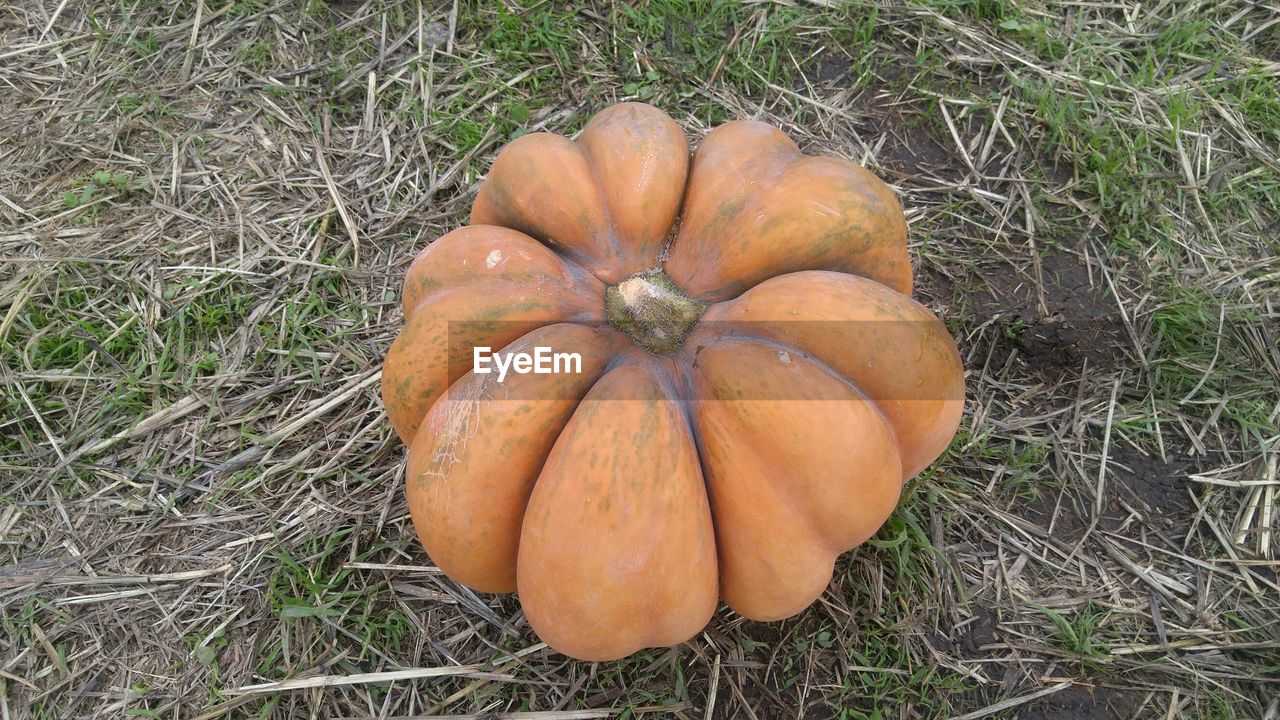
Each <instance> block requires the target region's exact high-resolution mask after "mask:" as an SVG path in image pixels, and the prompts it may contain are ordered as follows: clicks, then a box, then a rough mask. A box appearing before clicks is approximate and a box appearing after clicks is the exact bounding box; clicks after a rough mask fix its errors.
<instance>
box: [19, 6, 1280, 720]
mask: <svg viewBox="0 0 1280 720" xmlns="http://www.w3.org/2000/svg"><path fill="white" fill-rule="evenodd" d="M1278 63H1280V5H1277V4H1276V3H1275V2H1274V0H1257V1H1248V0H1208V1H1206V2H1198V1H1197V2H1176V1H1175V2H1171V1H1169V0H1165V1H1164V2H1152V3H1138V2H1135V1H1133V0H1100V1H1097V2H1094V1H1088V2H1084V1H1079V2H1074V1H1073V2H1063V3H1048V4H1046V3H1045V2H1044V1H1043V0H907V1H905V2H904V1H903V0H884V1H878V0H864V1H862V2H847V3H846V2H837V1H835V0H829V1H828V2H812V1H811V2H804V1H802V0H787V1H782V0H779V1H777V2H762V1H761V2H699V3H684V2H678V1H677V0H638V1H637V2H621V1H619V2H606V1H604V0H591V1H587V2H565V3H561V2H551V1H549V0H543V1H541V2H540V1H538V0H502V2H485V3H471V2H457V3H454V2H450V1H449V0H445V1H444V2H435V3H415V2H397V1H393V0H367V1H365V2H353V1H346V0H344V1H343V2H321V1H320V0H309V1H307V2H292V1H285V0H164V1H163V2H161V1H159V0H113V1H106V0H104V1H102V2H94V3H82V2H75V1H74V0H72V1H70V2H68V1H67V0H61V1H59V0H10V1H8V2H4V3H2V4H0V358H3V365H2V367H3V370H2V372H3V375H2V376H0V407H2V411H0V431H2V432H0V717H3V718H23V717H36V718H69V717H112V718H117V717H142V718H218V717H264V718H265V717H276V718H324V717H379V718H383V717H404V716H420V715H426V716H431V715H446V716H457V717H477V718H478V717H484V718H489V717H524V718H595V717H609V716H619V717H636V716H647V717H682V718H706V717H711V718H760V719H764V718H795V717H812V718H826V717H833V718H834V717H838V718H885V719H888V718H942V717H963V718H978V717H1009V718H1025V719H1027V720H1030V719H1032V718H1068V719H1074V718H1111V717H1114V718H1135V717H1141V718H1147V717H1151V718H1223V719H1225V718H1262V717H1268V718H1276V717H1277V716H1278V715H1280V707H1278V706H1277V700H1276V699H1275V698H1277V697H1280V580H1278V579H1277V545H1280V535H1278V534H1277V530H1278V528H1280V507H1277V503H1278V498H1277V496H1278V495H1280V480H1277V467H1276V466H1277V458H1278V457H1280V390H1277V388H1278V387H1280V326H1278V323H1277V313H1278V312H1280V308H1277V301H1278V299H1280V257H1278V255H1280V241H1278V240H1277V238H1280V64H1278ZM623 99H639V100H644V101H647V102H650V103H653V104H656V105H658V106H660V107H662V108H664V109H665V110H667V111H668V112H670V113H671V114H672V116H673V117H675V118H676V119H677V120H678V121H679V122H681V124H683V125H684V126H685V127H686V128H687V129H688V132H689V136H690V139H691V141H692V142H694V143H695V144H696V142H697V139H698V138H699V137H701V136H702V135H703V134H704V133H705V132H706V130H707V129H708V128H709V127H712V126H714V125H716V124H718V123H720V122H723V121H725V120H728V119H733V118H745V117H750V118H759V119H763V120H767V121H770V122H773V123H776V124H777V125H779V126H780V127H782V128H783V129H785V130H786V131H787V132H788V133H790V134H791V135H792V137H794V138H795V139H796V140H797V141H798V142H799V143H800V144H801V145H802V147H804V148H805V150H806V151H808V152H810V153H823V154H831V155H837V156H841V157H846V158H851V159H853V160H856V161H858V162H861V163H863V164H865V165H866V166H868V167H870V168H871V169H873V170H874V171H875V172H876V173H878V174H879V175H880V176H881V177H882V178H884V179H885V180H886V181H887V182H889V183H890V184H892V185H893V186H894V188H895V189H896V190H897V191H899V192H900V195H901V199H902V202H903V205H904V207H905V208H906V209H907V212H908V217H909V220H910V225H911V251H912V257H913V261H914V262H915V264H916V276H917V281H918V286H919V289H918V291H917V293H916V296H917V298H918V299H919V300H920V301H921V302H923V303H925V304H927V305H928V306H929V307H931V308H932V309H933V310H934V311H935V312H937V313H938V314H939V315H940V316H941V317H943V318H944V319H945V321H946V323H947V324H948V326H949V327H950V328H951V329H952V331H953V333H954V334H955V336H956V338H957V340H958V342H959V345H960V348H961V353H962V355H963V357H964V360H965V364H966V369H967V387H968V405H967V409H966V416H965V420H964V423H963V425H962V427H961V431H960V433H959V435H958V436H957V438H956V440H955V442H954V443H953V445H952V446H951V448H950V450H949V451H948V452H947V454H946V455H944V457H943V458H942V459H941V460H940V461H939V462H938V463H937V464H936V465H935V467H934V468H933V469H931V470H930V471H928V472H926V473H925V475H924V476H923V477H921V478H919V479H918V480H917V481H915V482H913V483H912V484H911V486H910V487H909V489H908V492H907V493H906V495H905V496H904V499H903V500H902V503H901V505H900V507H899V508H898V510H897V512H896V513H895V515H894V516H893V518H892V519H891V520H890V521H889V523H888V524H887V525H886V526H885V527H884V528H883V529H882V530H881V532H880V533H879V535H878V536H877V537H876V539H875V540H873V541H872V542H871V543H869V544H868V545H865V546H863V547H861V548H859V549H858V550H856V551H854V552H852V553H850V554H848V555H846V556H845V557H843V558H842V559H841V561H840V562H839V564H838V566H837V573H836V577H835V579H834V580H833V582H832V584H831V585H830V587H829V589H828V590H827V592H826V593H825V595H824V596H823V598H822V599H821V601H820V602H819V603H817V604H816V605H815V606H814V607H812V608H811V609H809V610H808V611H807V612H805V613H803V614H802V615H800V616H798V617H796V618H794V619H791V620H788V621H785V622H779V623H772V624H761V623H753V622H747V621H744V620H743V619H742V618H739V617H737V616H735V615H734V614H733V613H731V612H729V611H728V610H725V609H721V610H720V611H719V612H718V613H717V615H716V617H715V619H714V620H713V622H712V623H711V625H710V626H709V627H708V628H707V629H706V631H705V632H704V633H703V634H701V635H699V636H698V637H697V638H695V639H694V640H693V641H691V642H690V643H687V644H686V645H683V646H681V647H678V648H674V649H671V650H654V651H650V652H643V653H640V654H637V655H635V656H633V657H631V658H629V659H627V660H625V661H622V662H613V663H600V664H589V663H579V662H572V661H568V660H566V659H565V658H564V657H563V656H561V655H558V654H557V653H555V652H552V651H550V650H549V649H547V648H546V647H545V646H543V645H541V644H540V643H539V642H538V641H537V638H536V637H534V636H533V635H532V633H531V632H530V630H529V628H528V626H527V624H526V623H525V622H524V620H523V618H522V616H521V614H520V610H519V605H518V603H517V602H516V601H515V599H514V598H512V597H495V596H477V595H474V594H472V593H471V592H469V591H467V590H466V589H464V588H462V587H461V586H458V585H456V584H454V583H452V582H450V581H449V580H448V579H447V578H445V577H444V576H442V575H440V574H439V573H437V572H435V571H434V569H433V568H432V567H431V560H430V558H429V557H427V556H426V555H425V554H424V553H423V551H422V550H421V549H420V547H419V546H418V544H417V542H416V540H415V539H414V538H413V536H412V528H411V527H410V524H409V522H408V516H407V513H406V507H405V504H404V501H403V499H402V493H403V486H402V479H401V472H402V458H403V448H402V446H401V445H400V443H399V442H398V441H397V440H396V439H395V437H394V435H393V433H392V431H391V428H390V425H389V424H388V423H387V420H386V417H385V414H384V412H383V410H382V406H381V402H380V400H379V397H378V381H379V372H380V366H381V361H382V357H383V354H384V353H385V351H386V349H387V347H388V345H389V344H390V342H391V340H392V338H393V337H394V336H395V334H396V333H397V331H398V329H399V327H400V325H401V321H402V318H401V312H400V309H399V306H398V304H397V300H398V292H399V289H398V286H397V285H398V281H399V279H400V278H401V277H402V276H403V273H404V271H405V269H406V268H407V265H408V262H409V261H410V260H411V258H412V257H413V256H414V254H415V253H416V252H417V251H419V250H421V249H422V248H423V247H425V246H426V245H427V244H428V243H429V242H431V240H432V239H433V238H435V237H438V236H439V235H441V234H443V233H445V232H447V231H449V230H451V229H453V228H455V227H457V226H458V225H459V224H461V223H463V222H464V219H465V217H466V213H467V211H468V209H469V206H470V202H471V200H472V198H473V196H474V192H475V189H476V187H477V184H478V182H479V181H480V179H481V178H482V177H483V175H484V173H485V171H486V168H487V167H488V165H489V163H490V162H491V160H492V158H493V156H494V154H495V153H496V151H497V150H498V148H499V147H501V146H502V144H503V143H505V142H507V141H508V140H510V139H511V138H512V137H514V136H515V135H517V134H519V133H523V132H529V131H536V130H550V131H555V132H560V133H569V134H572V133H573V132H576V131H577V130H578V129H580V128H581V127H582V125H583V123H584V122H585V121H586V119H587V118H588V117H590V115H591V114H592V113H593V112H594V111H596V110H598V109H600V108H602V107H604V106H605V105H607V104H609V103H612V102H614V101H617V100H623Z"/></svg>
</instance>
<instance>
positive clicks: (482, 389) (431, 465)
mask: <svg viewBox="0 0 1280 720" xmlns="http://www.w3.org/2000/svg"><path fill="white" fill-rule="evenodd" d="M455 390H458V392H456V393H455V392H454V391H455ZM489 390H490V387H489V383H476V382H471V383H466V384H465V385H463V384H461V383H460V384H457V385H455V386H454V387H453V388H450V390H449V394H448V395H447V396H445V397H444V398H443V399H442V402H441V404H440V406H439V407H440V408H441V413H442V415H443V417H440V418H438V419H435V420H433V423H432V424H433V425H436V426H437V428H438V430H437V431H436V442H435V443H434V445H435V449H434V450H433V451H432V453H431V459H430V460H429V461H428V462H427V467H426V469H424V470H423V471H422V472H421V473H420V474H419V475H418V480H419V481H420V482H423V483H428V482H429V483H431V485H432V488H431V490H432V493H433V494H434V496H435V498H436V500H439V499H440V497H441V496H442V495H443V497H444V498H445V499H446V504H445V507H443V508H441V510H442V511H443V512H445V513H447V512H448V511H449V508H448V502H447V500H448V498H450V497H452V493H450V492H448V489H447V488H446V487H445V483H444V482H438V481H443V480H446V479H448V477H449V473H450V471H452V469H453V466H454V465H457V464H458V463H460V462H462V460H463V458H465V457H466V455H467V445H468V444H469V443H470V442H471V439H472V438H473V437H475V436H476V434H477V433H478V432H479V430H480V411H481V409H482V408H483V406H484V404H485V403H487V402H488V401H489V399H490V393H489Z"/></svg>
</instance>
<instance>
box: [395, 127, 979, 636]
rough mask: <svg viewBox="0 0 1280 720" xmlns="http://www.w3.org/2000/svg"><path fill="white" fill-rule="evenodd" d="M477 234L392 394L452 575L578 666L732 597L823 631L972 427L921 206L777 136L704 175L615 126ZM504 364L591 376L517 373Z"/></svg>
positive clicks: (679, 147)
mask: <svg viewBox="0 0 1280 720" xmlns="http://www.w3.org/2000/svg"><path fill="white" fill-rule="evenodd" d="M470 221H471V224H470V225H469V226H466V227H462V228H459V229H457V230H455V231H453V232H450V233H448V234H447V235H444V236H443V237H441V238H439V239H438V240H436V241H434V242H432V243H431V244H430V245H428V246H427V248H426V249H425V250H423V251H422V253H421V254H420V255H419V256H418V257H417V258H416V259H415V260H414V261H413V263H412V265H411V266H410V267H409V269H408V273H407V276H406V278H405V283H404V292H403V301H404V317H405V327H404V330H403V332H402V333H401V334H400V336H399V337H398V338H397V339H396V340H395V342H394V344H393V345H392V346H391V348H390V350H389V351H388V353H387V358H386V364H385V367H384V370H383V378H382V383H383V384H382V392H383V398H384V401H385V405H386V409H387V414H388V416H389V418H390V421H391V423H392V425H393V426H394V428H395V431H396V432H397V433H398V434H399V436H400V437H401V438H402V439H403V440H404V442H405V443H406V444H407V445H408V446H409V455H408V461H407V466H406V488H407V493H408V501H409V508H410V511H411V514H412V517H413V523H414V526H415V529H416V530H417V533H418V536H419V537H420V539H421V541H422V544H423V545H424V547H425V549H426V550H427V552H428V554H429V555H430V556H431V558H432V559H433V560H434V562H435V563H436V564H437V565H438V566H439V567H440V568H441V569H442V570H443V571H444V572H445V573H447V574H448V575H449V576H450V577H452V578H453V579H455V580H457V581H458V582H460V583H463V584H465V585H467V586H469V587H470V588H472V589H474V590H477V591H481V592H490V593H506V592H512V591H516V592H517V593H518V595H519V599H520V604H521V607H522V609H523V611H524V614H525V617H526V619H527V620H528V622H529V624H530V626H531V627H532V628H533V630H534V631H535V632H536V633H537V634H538V635H539V636H540V637H541V638H542V639H543V640H545V641H546V642H547V643H548V644H549V645H550V646H551V647H552V648H555V649H557V650H559V651H561V652H563V653H564V654H566V655H569V656H572V657H575V658H580V659H586V660H607V659H615V658H620V657H623V656H626V655H628V654H630V653H632V652H634V651H636V650H638V649H641V648H645V647H653V646H669V645H673V644H678V643H681V642H684V641H685V640H688V639H689V638H690V637H692V636H693V635H694V634H696V633H697V632H699V631H700V630H701V629H702V628H703V627H704V626H705V625H706V624H707V623H708V621H709V620H710V618H711V616H712V614H713V613H714V612H715V609H716V607H717V603H718V601H719V600H720V599H723V600H724V602H725V603H726V604H727V605H728V606H729V607H730V608H732V609H733V610H734V611H736V612H738V613H740V614H741V615H743V616H745V617H747V618H750V619H754V620H776V619H780V618H785V617H788V616H791V615H794V614H796V613H798V612H800V611H802V610H803V609H804V608H806V607H807V606H809V605H810V604H811V603H813V602H814V601H815V600H816V599H817V598H818V597H819V595H821V593H822V592H823V590H824V589H825V588H826V586H827V585H828V583H829V582H830V580H831V576H832V571H833V567H834V563H835V560H836V558H837V557H838V556H839V555H840V554H841V553H843V552H845V551H847V550H849V549H851V548H853V547H855V546H857V545H859V544H861V543H862V542H864V541H865V540H867V539H868V538H869V537H871V536H872V535H873V534H874V533H875V532H876V530H877V529H878V528H879V527H880V526H881V524H882V523H883V522H884V521H885V520H886V519H887V518H888V516H889V515H890V513H891V512H892V511H893V509H894V507H895V505H896V503H897V501H898V498H899V493H900V490H901V488H902V486H903V483H904V482H905V481H906V480H907V479H909V478H911V477H912V476H914V475H915V474H917V473H918V472H920V471H921V470H922V469H924V468H925V467H926V466H928V465H929V464H930V463H931V462H933V460H934V459H936V458H937V456H938V455H939V454H940V453H941V452H942V451H943V450H944V449H945V448H946V446H947V445H948V443H949V442H950V440H951V438H952V436H953V435H954V433H955V430H956V427H957V425H958V423H959V419H960V414H961V407H962V404H963V395H964V389H963V375H962V368H961V363H960V358H959V354H958V353H957V351H956V348H955V344H954V342H953V341H952V339H951V337H950V336H949V335H948V333H947V330H946V329H945V327H944V326H943V325H942V323H940V322H939V321H938V320H937V319H936V318H935V317H934V316H933V315H932V313H930V311H929V310H927V309H926V308H925V307H923V306H921V305H920V304H918V303H916V302H915V301H913V300H912V299H911V297H910V293H911V286H912V278H911V264H910V260H909V258H908V255H907V245H906V232H907V226H906V222H905V219H904V217H903V213H902V209H901V207H900V205H899V204H898V201H897V200H896V198H895V197H894V195H893V193H892V192H891V191H890V189H889V188H888V187H887V186H886V185H885V184H884V183H882V182H881V181H879V180H878V179H877V178H876V177H875V176H874V175H872V174H871V173H870V172H868V171H866V170H864V169H863V168H861V167H859V166H858V165H855V164H853V163H850V162H847V161H845V160H840V159H834V158H826V157H808V156H805V155H803V154H802V153H801V152H800V150H799V149H798V148H797V146H796V144H795V143H794V142H792V141H791V140H790V139H789V138H788V137H787V136H786V135H785V134H784V133H782V132H781V131H779V130H778V129H776V128H774V127H771V126H770V125H767V124H765V123H761V122H754V121H737V122H730V123H727V124H724V125H721V126H720V127H718V128H716V129H715V130H713V131H712V132H710V133H709V134H707V136H706V137H705V138H704V139H703V140H702V142H701V144H700V146H699V147H698V149H697V152H696V153H695V154H693V155H692V158H691V157H690V151H689V145H688V141H687V140H686V138H685V134H684V132H683V131H682V130H681V128H680V127H679V126H678V125H677V124H676V123H675V122H674V121H673V120H672V119H671V118H670V117H668V116H667V115H666V114H664V113H663V112H661V111H660V110H657V109H655V108H653V107H651V106H648V105H644V104H638V103H625V104H621V105H615V106H612V107H609V108H606V109H605V110H603V111H601V112H600V113H599V114H597V115H596V116H594V117H593V118H592V119H591V121H590V122H589V123H588V124H587V126H586V127H585V129H584V130H583V131H582V132H581V134H580V135H579V136H578V138H577V139H576V140H569V139H566V138H564V137H560V136H557V135H553V134H547V133H534V134H528V135H524V136H522V137H520V138H518V139H516V140H514V141H512V142H511V143H510V144H508V145H507V146H506V147H505V148H504V149H503V150H502V151H501V152H500V153H499V154H498V156H497V158H496V159H495V161H494V163H493V166H492V168H491V170H490V171H489V173H488V175H487V177H486V178H485V180H484V182H483V184H482V185H481V187H480V189H479V192H478V195H477V197H476V199H475V202H474V206H473V209H472V213H471V218H470ZM477 347H482V348H491V349H493V350H494V351H496V352H498V353H499V354H506V355H508V356H509V358H517V357H520V355H521V354H524V355H525V357H532V356H534V355H536V352H537V350H538V348H543V349H547V348H550V349H554V350H555V351H556V352H563V353H565V354H566V355H565V357H571V356H576V358H577V360H578V363H577V366H576V367H573V368H569V367H568V363H567V362H566V367H565V368H562V370H564V371H562V372H547V373H540V372H522V373H517V372H510V373H507V375H506V377H505V378H502V379H499V373H497V372H494V370H493V368H492V367H489V366H488V365H485V366H484V367H481V366H480V365H477V364H475V363H476V357H477V354H476V352H477V351H476V348H477ZM489 359H492V358H489ZM510 362H513V361H510V360H509V363H510ZM516 367H517V369H518V368H519V365H518V364H517V365H516ZM527 368H528V363H526V370H527ZM569 369H572V370H575V371H574V372H570V371H568V370H569ZM483 370H488V372H483Z"/></svg>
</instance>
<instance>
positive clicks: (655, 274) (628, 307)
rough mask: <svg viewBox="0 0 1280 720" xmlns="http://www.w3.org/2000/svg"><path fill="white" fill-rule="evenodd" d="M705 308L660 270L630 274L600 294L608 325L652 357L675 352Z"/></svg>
mask: <svg viewBox="0 0 1280 720" xmlns="http://www.w3.org/2000/svg"><path fill="white" fill-rule="evenodd" d="M706 309H707V306H706V305H705V304H703V303H701V302H698V301H697V300H695V299H693V298H692V297H689V296H688V295H687V294H685V292H684V291H683V290H681V289H680V288H678V287H676V284H675V283H673V282H672V281H671V278H669V277H667V274H666V273H664V272H662V271H661V270H649V271H647V272H642V273H640V274H638V275H632V276H631V277H629V278H627V279H626V280H623V281H622V282H620V283H618V284H617V285H610V286H609V287H608V288H607V289H605V291H604V314H605V317H607V318H608V319H609V323H610V324H611V325H613V326H614V327H616V328H618V329H619V330H621V331H622V332H623V333H625V334H626V335H627V336H628V337H630V338H631V339H632V340H635V341H636V343H637V344H639V345H640V346H641V347H643V348H645V349H646V350H648V351H649V352H651V353H653V354H655V355H670V354H671V353H673V352H675V351H676V350H679V349H680V346H681V345H682V344H684V339H685V338H686V337H688V335H689V331H690V330H692V329H693V326H694V325H695V324H696V323H697V322H698V318H700V317H702V313H703V311H704V310H706Z"/></svg>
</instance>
